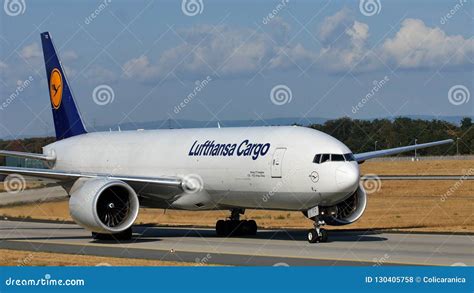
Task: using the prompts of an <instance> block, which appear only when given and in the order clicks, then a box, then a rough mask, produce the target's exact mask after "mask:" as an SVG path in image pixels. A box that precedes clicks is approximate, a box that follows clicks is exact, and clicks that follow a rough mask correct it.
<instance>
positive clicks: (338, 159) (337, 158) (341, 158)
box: [331, 154, 344, 162]
mask: <svg viewBox="0 0 474 293" xmlns="http://www.w3.org/2000/svg"><path fill="white" fill-rule="evenodd" d="M331 161H333V162H344V156H343V155H335V154H333V155H332V156H331Z"/></svg>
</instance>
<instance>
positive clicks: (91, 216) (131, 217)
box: [69, 178, 139, 234]
mask: <svg viewBox="0 0 474 293" xmlns="http://www.w3.org/2000/svg"><path fill="white" fill-rule="evenodd" d="M138 210H139V201H138V196H137V194H136V193H135V191H134V190H133V189H132V188H131V187H130V186H129V185H128V184H126V183H125V182H123V181H120V180H108V179H105V178H94V179H79V180H78V181H76V183H75V184H74V186H73V187H72V189H71V198H70V199H69V212H70V214H71V217H72V218H73V220H74V221H75V222H76V223H78V224H79V225H81V226H82V227H84V228H86V229H88V230H90V231H93V232H97V233H110V234H113V233H119V232H122V231H124V230H126V229H128V228H130V227H131V226H132V224H133V223H134V222H135V220H136V218H137V216H138Z"/></svg>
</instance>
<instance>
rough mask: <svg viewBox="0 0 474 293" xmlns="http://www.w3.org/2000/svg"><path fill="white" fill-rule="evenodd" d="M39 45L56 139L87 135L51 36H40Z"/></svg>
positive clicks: (44, 34)
mask: <svg viewBox="0 0 474 293" xmlns="http://www.w3.org/2000/svg"><path fill="white" fill-rule="evenodd" d="M41 44H42V45H43V55H44V63H45V67H46V77H47V79H48V87H49V97H50V100H51V108H52V109H53V118H54V127H55V129H56V139H57V140H61V139H65V138H69V137H72V136H76V135H80V134H84V133H87V131H86V129H85V127H84V124H83V122H82V119H81V114H80V113H79V111H78V109H77V107H76V103H75V102H74V97H73V96H72V92H71V89H70V88H69V84H68V82H67V78H66V74H65V73H64V69H63V68H62V66H61V62H60V61H59V58H58V55H57V54H56V50H55V49H54V44H53V41H52V40H51V35H50V34H49V33H48V32H44V33H42V34H41Z"/></svg>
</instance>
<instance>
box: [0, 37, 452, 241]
mask: <svg viewBox="0 0 474 293" xmlns="http://www.w3.org/2000/svg"><path fill="white" fill-rule="evenodd" d="M41 41H42V47H43V54H44V60H45V67H46V76H47V81H48V87H49V96H50V102H51V108H52V112H53V118H54V126H55V131H56V139H57V141H56V142H54V143H52V144H49V145H47V146H45V147H44V148H43V153H42V154H36V153H23V152H12V151H0V155H2V156H15V157H20V158H31V159H37V160H41V161H43V162H44V163H45V166H47V167H46V168H44V169H40V168H35V169H33V168H16V167H0V174H6V175H11V174H18V175H21V176H25V177H33V178H42V179H51V180H54V181H55V182H57V183H58V184H59V185H61V186H62V187H63V188H64V189H65V190H66V191H67V193H68V195H69V210H70V215H71V217H72V219H73V220H74V221H75V222H76V223H77V224H79V225H80V226H82V227H84V228H85V229H87V230H90V231H91V232H92V235H93V237H94V238H96V239H118V240H124V239H130V238H131V237H132V225H133V223H134V222H135V220H136V218H137V215H138V213H139V208H140V207H147V208H159V209H179V210H191V211H205V210H229V211H230V216H229V218H228V219H226V220H219V221H217V223H216V234H217V235H218V236H222V237H227V236H232V235H255V234H256V233H257V224H256V222H255V221H253V220H245V221H244V220H241V219H240V215H242V214H243V213H244V212H245V210H246V209H264V210H285V211H301V212H302V213H303V214H304V215H305V216H306V217H307V218H308V219H310V220H312V221H313V222H314V228H313V229H310V230H309V231H308V233H307V239H308V241H309V242H311V243H314V242H324V241H326V240H327V238H328V234H327V232H326V231H325V230H324V229H323V228H322V226H323V225H326V224H327V225H348V224H351V223H353V222H355V221H357V220H358V219H359V218H360V217H361V216H362V214H363V213H364V210H365V208H366V203H367V194H366V192H365V190H364V188H363V185H362V184H360V181H361V180H360V171H359V164H361V163H362V162H364V161H365V160H368V159H371V158H376V157H381V156H386V155H393V154H398V153H402V152H407V151H412V150H415V149H419V148H425V147H431V146H437V145H441V144H446V143H451V142H452V140H443V141H438V142H431V143H424V144H417V145H411V146H405V147H397V148H393V149H386V150H378V151H372V152H366V153H358V154H353V153H352V152H351V150H350V149H349V148H348V147H347V146H345V145H344V144H343V143H342V142H340V141H338V140H337V139H335V138H334V137H332V136H330V135H328V134H325V133H323V132H320V131H317V130H314V129H310V128H306V127H296V126H289V127H286V126H285V127H235V128H232V127H231V128H214V129H211V128H207V129H169V130H168V129H167V130H145V131H120V132H92V133H91V132H88V131H87V130H86V128H85V126H84V123H83V120H82V118H81V115H80V112H79V111H78V108H77V105H76V103H75V100H74V97H73V94H72V91H71V88H70V85H69V83H68V80H67V78H66V74H65V72H64V69H63V67H62V64H61V62H60V60H59V58H58V55H57V53H56V50H55V48H54V45H53V42H52V40H51V35H50V34H49V33H48V32H45V33H42V34H41Z"/></svg>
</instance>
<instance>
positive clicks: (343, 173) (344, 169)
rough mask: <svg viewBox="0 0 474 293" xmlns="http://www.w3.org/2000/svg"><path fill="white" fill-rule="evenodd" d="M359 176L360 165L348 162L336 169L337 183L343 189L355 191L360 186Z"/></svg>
mask: <svg viewBox="0 0 474 293" xmlns="http://www.w3.org/2000/svg"><path fill="white" fill-rule="evenodd" d="M359 176H360V174H359V166H357V165H356V164H353V163H346V164H344V165H342V166H339V167H338V168H337V169H336V184H337V185H338V187H339V188H340V189H341V191H348V192H352V191H355V190H356V189H357V187H358V186H359Z"/></svg>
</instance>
